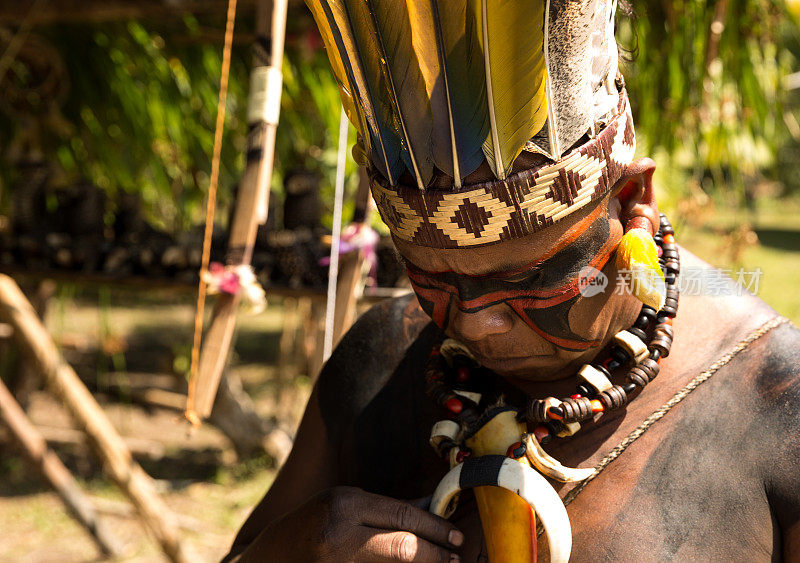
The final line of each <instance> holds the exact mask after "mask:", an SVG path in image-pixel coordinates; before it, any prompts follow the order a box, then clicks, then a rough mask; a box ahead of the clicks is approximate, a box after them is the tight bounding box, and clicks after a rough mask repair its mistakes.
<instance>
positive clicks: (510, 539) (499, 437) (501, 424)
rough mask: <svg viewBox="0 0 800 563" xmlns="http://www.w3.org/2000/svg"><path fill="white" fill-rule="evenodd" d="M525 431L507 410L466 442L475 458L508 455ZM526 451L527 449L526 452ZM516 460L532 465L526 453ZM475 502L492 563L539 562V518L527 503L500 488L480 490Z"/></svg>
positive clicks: (513, 412)
mask: <svg viewBox="0 0 800 563" xmlns="http://www.w3.org/2000/svg"><path fill="white" fill-rule="evenodd" d="M524 432H525V425H524V424H521V423H519V422H517V419H516V412H515V411H513V410H505V411H502V412H500V413H498V414H497V415H495V416H494V418H492V419H491V420H490V421H489V422H487V423H486V424H485V425H484V426H483V427H482V428H481V429H480V430H478V431H477V432H476V433H475V434H474V435H473V436H471V437H470V438H469V439H467V441H466V445H467V447H468V448H469V449H470V450H471V451H472V455H473V456H487V455H506V454H507V453H512V456H510V457H512V459H513V452H509V450H510V449H511V448H512V447H513V446H514V445H515V443H516V444H519V439H520V436H521V435H522V434H523V433H524ZM523 452H524V449H523ZM516 461H517V462H518V463H521V464H523V465H526V466H530V464H529V462H528V460H527V458H526V456H525V455H524V453H522V454H521V455H520V456H518V457H517V459H516ZM475 499H476V500H477V503H478V512H479V513H480V517H481V525H482V527H483V535H484V538H485V540H486V550H487V552H488V556H489V561H492V562H494V561H498V562H503V563H512V562H513V563H530V562H531V561H536V515H535V513H534V511H533V509H532V508H531V507H530V505H528V503H527V502H525V501H524V500H522V498H520V497H519V496H517V495H516V494H514V493H513V492H511V491H508V490H506V489H502V488H500V487H476V488H475Z"/></svg>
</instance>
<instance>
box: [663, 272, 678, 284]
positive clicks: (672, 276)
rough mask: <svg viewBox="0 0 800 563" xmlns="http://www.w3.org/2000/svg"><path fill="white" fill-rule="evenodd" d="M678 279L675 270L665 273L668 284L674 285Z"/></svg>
mask: <svg viewBox="0 0 800 563" xmlns="http://www.w3.org/2000/svg"><path fill="white" fill-rule="evenodd" d="M676 279H677V275H676V274H675V272H667V273H666V274H664V280H665V281H666V282H667V285H673V284H674V283H675V280H676Z"/></svg>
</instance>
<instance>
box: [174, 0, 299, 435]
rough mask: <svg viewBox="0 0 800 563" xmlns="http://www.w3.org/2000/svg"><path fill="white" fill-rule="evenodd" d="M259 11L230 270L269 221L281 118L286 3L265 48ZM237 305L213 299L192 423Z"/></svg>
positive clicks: (226, 347)
mask: <svg viewBox="0 0 800 563" xmlns="http://www.w3.org/2000/svg"><path fill="white" fill-rule="evenodd" d="M257 7H258V12H257V14H256V25H257V30H256V35H257V37H258V43H262V44H269V45H270V48H271V51H270V54H269V60H268V61H267V60H266V58H267V57H266V53H265V52H259V51H258V50H257V51H256V55H255V56H254V65H253V71H252V74H251V86H250V101H249V104H248V112H247V113H248V123H249V125H250V133H249V135H248V150H247V156H248V158H247V164H246V166H245V171H244V175H243V177H242V182H241V187H240V190H239V193H238V194H237V196H236V208H235V210H234V215H233V220H232V221H231V229H230V238H229V240H228V256H227V259H226V261H227V263H228V265H239V264H244V265H249V264H250V260H251V258H252V255H253V245H254V244H255V239H256V232H257V229H258V225H259V223H262V224H263V223H264V222H265V221H266V219H267V209H268V206H267V202H268V198H269V183H270V179H271V178H272V164H273V157H274V153H275V134H276V131H277V129H278V114H279V112H280V96H281V83H282V77H281V64H282V62H283V45H284V38H285V32H286V13H287V11H288V0H274V2H272V8H273V10H272V32H271V33H272V34H271V36H270V39H269V42H267V39H266V33H267V15H266V13H267V9H268V7H269V3H268V0H260V1H259V3H258V5H257ZM238 302H239V295H238V294H236V295H228V294H221V295H219V296H217V300H216V303H215V305H214V311H213V313H212V315H211V322H210V324H209V327H208V331H207V332H206V336H205V338H204V339H203V347H202V351H201V353H200V361H199V367H198V369H197V375H196V377H195V384H194V391H192V390H191V389H190V392H189V398H188V400H187V405H186V417H187V418H188V419H189V420H190V421H192V422H195V423H196V422H199V419H203V418H207V417H208V415H209V414H211V408H212V406H213V405H214V397H215V396H216V394H217V388H218V387H219V381H220V378H221V377H222V371H223V370H224V368H225V363H226V362H227V359H228V353H229V351H230V347H231V344H232V342H233V333H234V328H235V327H236V308H237V305H238Z"/></svg>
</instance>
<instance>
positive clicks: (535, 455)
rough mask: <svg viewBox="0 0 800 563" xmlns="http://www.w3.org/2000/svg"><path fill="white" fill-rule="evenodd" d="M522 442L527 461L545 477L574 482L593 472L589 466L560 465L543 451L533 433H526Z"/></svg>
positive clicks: (563, 481)
mask: <svg viewBox="0 0 800 563" xmlns="http://www.w3.org/2000/svg"><path fill="white" fill-rule="evenodd" d="M524 442H525V447H526V451H525V454H526V455H527V457H528V461H530V462H531V465H533V467H535V468H536V469H537V470H538V471H539V472H540V473H542V475H544V476H546V477H550V478H551V479H555V480H556V481H561V482H562V483H576V482H578V481H583V480H584V479H586V478H588V477H589V476H591V474H592V473H594V468H591V467H588V468H586V469H579V468H575V467H567V466H565V465H562V464H561V462H560V461H558V460H557V459H555V458H554V457H552V456H551V455H550V454H548V453H547V452H546V451H544V449H543V448H542V446H541V444H539V440H537V439H536V436H534V435H533V434H528V435H526V437H525V440H524Z"/></svg>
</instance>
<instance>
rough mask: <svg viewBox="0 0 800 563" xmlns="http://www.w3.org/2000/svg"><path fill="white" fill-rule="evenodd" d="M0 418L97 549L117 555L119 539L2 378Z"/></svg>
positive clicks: (120, 551) (121, 548)
mask: <svg viewBox="0 0 800 563" xmlns="http://www.w3.org/2000/svg"><path fill="white" fill-rule="evenodd" d="M0 418H2V420H3V421H4V422H5V423H6V425H7V426H8V428H9V429H10V430H11V434H12V435H13V436H14V437H15V438H16V439H17V441H18V442H19V444H20V446H22V449H23V450H24V451H25V453H26V454H27V456H28V457H29V458H30V459H31V461H33V463H34V465H36V468H37V469H38V470H39V471H40V472H41V473H42V475H44V477H45V479H47V481H48V482H49V483H50V485H51V486H52V487H53V488H54V489H55V490H56V492H57V493H58V496H60V497H61V500H62V501H64V504H65V505H66V507H67V509H68V511H69V512H70V514H71V515H72V516H73V517H74V518H75V520H77V521H78V523H79V524H80V525H81V526H83V527H84V528H85V529H86V531H87V532H89V534H91V536H92V538H93V539H94V541H95V543H96V544H97V547H99V548H100V551H101V552H102V553H103V554H104V555H107V556H118V555H121V554H122V551H123V544H122V542H121V541H120V540H119V538H117V537H116V536H115V535H114V533H113V532H112V531H111V529H110V528H108V526H106V525H105V522H103V520H100V519H98V518H97V513H96V512H95V507H94V505H93V504H92V501H91V500H90V499H89V498H88V497H87V496H86V495H85V494H84V493H83V491H82V490H81V489H80V487H79V486H78V482H77V481H76V480H75V478H74V477H73V476H72V474H71V473H70V472H69V470H68V469H67V468H66V467H65V466H64V464H63V463H61V460H60V459H58V456H57V455H56V454H55V453H53V451H52V450H50V449H49V448H48V447H47V443H46V442H45V439H44V437H43V436H42V434H41V433H40V432H39V431H38V430H37V429H36V428H35V427H34V425H33V424H32V423H31V421H30V419H29V418H28V417H27V416H26V414H25V411H23V410H22V407H20V406H19V404H18V403H17V402H16V401H15V400H14V397H13V396H12V395H11V391H9V390H8V387H6V386H5V385H4V384H3V382H2V381H0Z"/></svg>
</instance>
